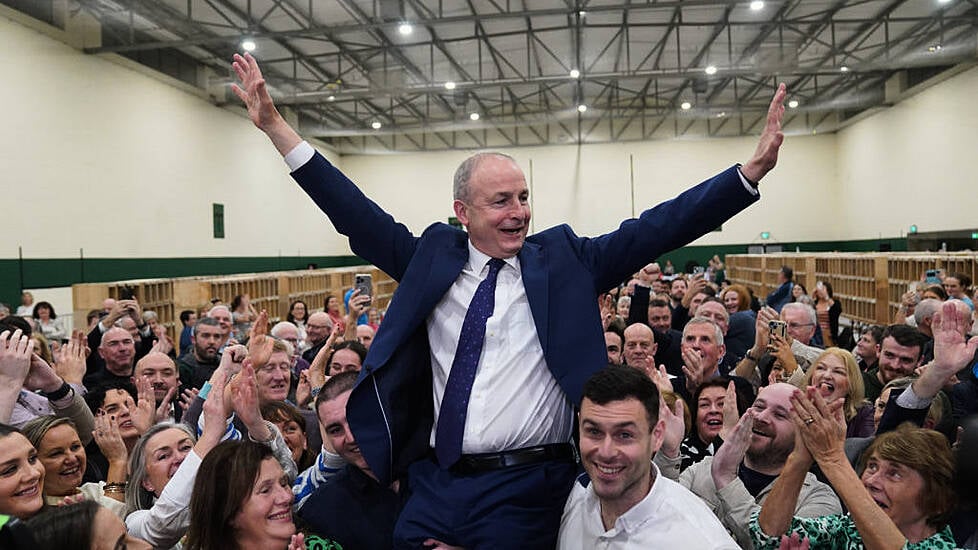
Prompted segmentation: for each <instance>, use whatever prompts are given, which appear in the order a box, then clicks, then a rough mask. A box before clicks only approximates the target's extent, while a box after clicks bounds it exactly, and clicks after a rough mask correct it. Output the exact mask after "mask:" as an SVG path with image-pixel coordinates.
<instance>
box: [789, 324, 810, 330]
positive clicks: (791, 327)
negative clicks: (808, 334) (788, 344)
mask: <svg viewBox="0 0 978 550" xmlns="http://www.w3.org/2000/svg"><path fill="white" fill-rule="evenodd" d="M811 326H815V323H788V328H790V329H796V328H802V327H811Z"/></svg>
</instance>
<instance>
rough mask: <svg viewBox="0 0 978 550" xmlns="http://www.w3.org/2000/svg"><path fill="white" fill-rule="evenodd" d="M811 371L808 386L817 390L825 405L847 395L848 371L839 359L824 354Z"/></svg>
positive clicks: (835, 356) (843, 362)
mask: <svg viewBox="0 0 978 550" xmlns="http://www.w3.org/2000/svg"><path fill="white" fill-rule="evenodd" d="M813 369H814V370H813V371H812V377H811V384H810V385H812V386H815V388H816V389H818V392H819V393H821V394H822V397H824V398H825V402H826V403H831V402H833V401H835V400H836V399H845V398H846V397H847V396H848V395H849V374H848V369H847V368H846V364H845V361H843V360H842V358H841V357H839V356H837V355H828V354H825V355H824V356H823V357H822V359H821V360H820V361H819V362H818V363H816V364H815V366H814V367H813Z"/></svg>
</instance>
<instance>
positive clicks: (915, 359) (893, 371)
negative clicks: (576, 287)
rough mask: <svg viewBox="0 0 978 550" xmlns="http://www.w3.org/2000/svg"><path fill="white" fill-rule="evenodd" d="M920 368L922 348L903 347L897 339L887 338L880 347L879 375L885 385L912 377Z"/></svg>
mask: <svg viewBox="0 0 978 550" xmlns="http://www.w3.org/2000/svg"><path fill="white" fill-rule="evenodd" d="M919 366H920V346H901V345H900V344H899V343H897V341H896V338H894V337H892V336H887V337H886V338H883V343H882V344H881V345H880V358H879V375H880V379H881V380H882V381H883V383H884V384H885V383H887V382H889V381H890V380H893V379H896V378H900V377H901V376H910V375H912V374H913V372H914V369H916V368H917V367H919Z"/></svg>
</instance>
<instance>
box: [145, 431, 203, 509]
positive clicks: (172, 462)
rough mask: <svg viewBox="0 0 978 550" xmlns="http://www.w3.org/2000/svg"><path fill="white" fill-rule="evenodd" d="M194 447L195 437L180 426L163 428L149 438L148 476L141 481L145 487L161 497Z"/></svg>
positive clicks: (147, 448)
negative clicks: (191, 436)
mask: <svg viewBox="0 0 978 550" xmlns="http://www.w3.org/2000/svg"><path fill="white" fill-rule="evenodd" d="M193 448H194V441H193V439H191V438H190V436H189V435H187V432H185V431H183V430H181V429H178V428H170V429H168V430H163V431H161V432H159V433H157V434H155V435H153V437H151V438H149V441H147V442H146V455H145V456H146V477H144V478H143V480H142V481H141V483H142V485H143V488H144V489H146V490H147V491H149V492H151V493H153V494H154V495H156V496H157V497H159V496H160V493H161V492H163V488H164V487H166V484H167V483H168V482H169V481H170V478H172V477H173V474H175V473H177V469H178V468H179V467H180V465H181V464H183V460H184V459H185V458H187V455H188V454H190V451H192V450H193Z"/></svg>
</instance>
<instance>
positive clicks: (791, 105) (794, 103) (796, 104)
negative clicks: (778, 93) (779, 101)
mask: <svg viewBox="0 0 978 550" xmlns="http://www.w3.org/2000/svg"><path fill="white" fill-rule="evenodd" d="M797 106H798V100H797V99H792V100H791V101H789V102H788V107H791V108H792V109H794V108H795V107H797Z"/></svg>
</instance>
